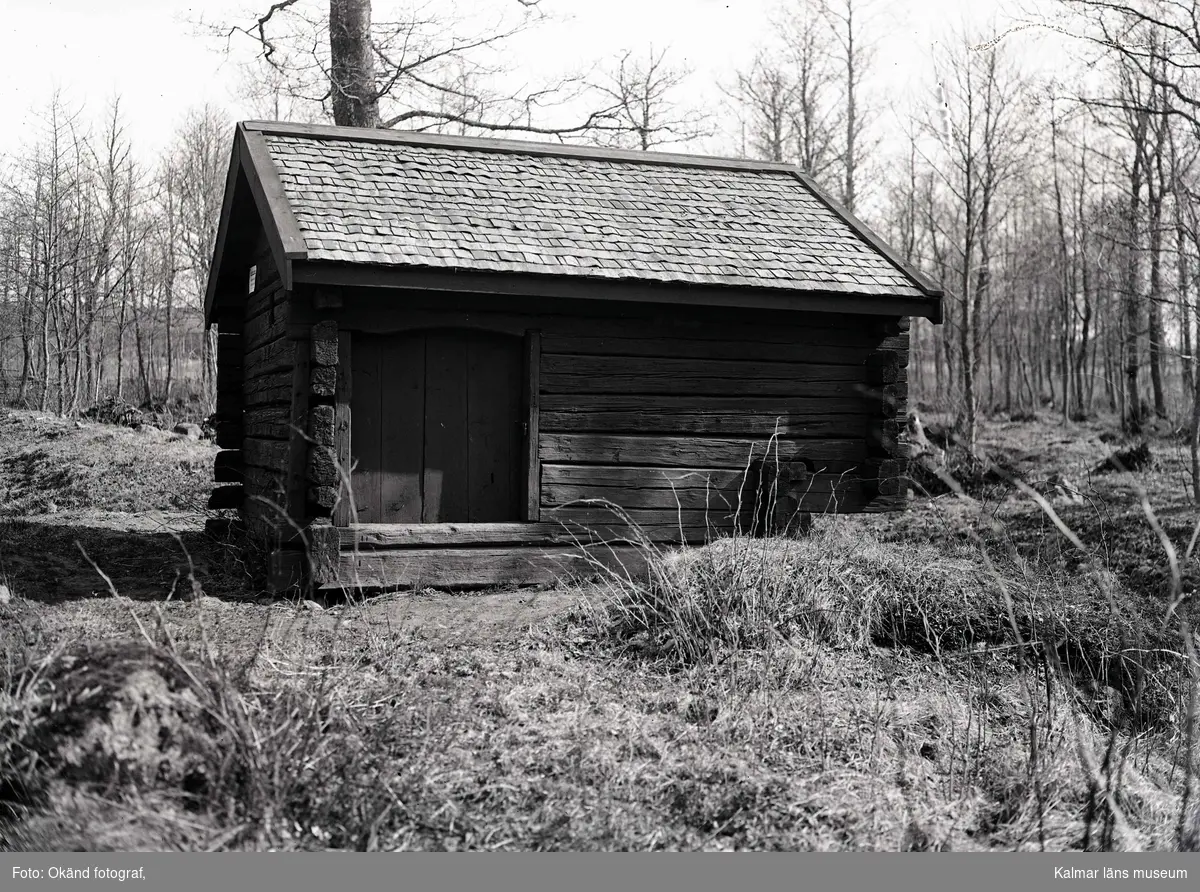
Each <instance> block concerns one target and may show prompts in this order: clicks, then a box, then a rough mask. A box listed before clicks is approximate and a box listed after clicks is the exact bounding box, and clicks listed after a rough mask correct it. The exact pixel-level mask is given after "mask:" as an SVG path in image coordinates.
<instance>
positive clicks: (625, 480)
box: [542, 463, 755, 491]
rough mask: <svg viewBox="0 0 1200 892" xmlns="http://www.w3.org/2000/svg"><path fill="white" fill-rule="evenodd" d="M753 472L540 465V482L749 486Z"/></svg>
mask: <svg viewBox="0 0 1200 892" xmlns="http://www.w3.org/2000/svg"><path fill="white" fill-rule="evenodd" d="M754 480H755V475H754V473H753V472H750V471H747V470H746V469H745V468H736V469H730V468H700V469H694V468H653V467H629V466H616V467H613V466H607V467H606V466H599V465H558V464H548V463H544V464H543V465H542V486H543V487H545V486H561V485H568V486H572V485H586V484H594V485H599V486H624V487H630V488H637V489H665V490H670V489H678V488H679V487H688V488H692V489H697V488H703V487H704V486H706V485H707V486H709V487H711V488H713V489H720V490H725V491H728V490H731V489H733V490H736V489H737V488H739V487H743V488H745V489H746V490H749V489H750V488H752V487H753V486H754Z"/></svg>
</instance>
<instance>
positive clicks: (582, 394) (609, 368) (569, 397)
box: [293, 291, 908, 584]
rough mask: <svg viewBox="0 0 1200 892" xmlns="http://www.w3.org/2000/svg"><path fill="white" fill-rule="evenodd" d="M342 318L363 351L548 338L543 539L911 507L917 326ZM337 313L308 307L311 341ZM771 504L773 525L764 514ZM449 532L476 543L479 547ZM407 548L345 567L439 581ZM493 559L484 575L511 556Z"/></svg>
mask: <svg viewBox="0 0 1200 892" xmlns="http://www.w3.org/2000/svg"><path fill="white" fill-rule="evenodd" d="M341 303H342V306H341V307H340V308H338V310H337V312H336V315H335V317H334V318H336V320H337V322H336V325H337V329H338V331H339V332H340V333H341V335H342V337H343V339H345V338H346V337H347V335H348V336H349V338H350V339H351V340H350V342H351V343H352V338H353V333H354V332H355V331H362V332H369V333H387V332H399V331H405V330H413V329H418V328H430V327H443V326H453V327H478V328H482V329H487V330H494V331H505V332H509V333H523V332H528V331H538V332H540V334H539V335H538V337H537V343H538V358H537V363H536V371H537V375H536V380H537V386H536V398H537V405H538V411H537V436H536V452H535V454H536V459H537V464H538V465H539V468H538V471H537V480H536V492H532V491H531V493H530V498H531V499H536V507H537V512H536V515H535V516H537V517H538V518H539V519H540V520H541V522H542V524H541V526H546V525H547V524H551V525H553V524H556V523H557V522H559V521H562V522H566V523H568V525H574V524H584V525H587V526H589V527H597V528H600V529H603V530H606V531H612V530H614V529H617V528H620V526H621V524H620V522H619V520H617V518H616V517H615V516H614V513H613V512H612V510H610V509H609V508H607V507H605V506H606V505H607V503H613V504H615V505H618V506H619V507H620V508H621V509H622V510H623V512H624V515H625V516H627V517H628V518H629V519H631V520H633V521H635V522H636V523H637V524H639V525H640V526H641V527H642V528H643V529H644V530H645V531H646V532H647V533H649V534H650V536H651V538H654V539H656V540H659V541H670V540H672V539H677V538H679V532H680V530H681V529H682V532H683V536H684V538H685V539H687V540H689V541H699V540H702V539H704V538H705V537H706V536H708V535H711V534H713V533H716V532H728V531H731V530H734V529H739V528H740V529H742V530H743V531H757V532H763V531H765V530H771V531H774V530H778V529H780V528H782V527H783V526H785V525H787V524H789V523H802V522H803V520H804V519H805V517H806V516H807V514H808V513H810V512H811V513H820V512H827V511H836V512H839V513H846V512H860V511H886V510H893V509H895V508H897V507H898V506H900V505H901V504H902V503H903V499H904V487H903V475H904V473H905V471H906V445H905V444H904V442H903V441H902V432H903V431H904V429H905V425H904V424H903V420H904V415H905V413H906V411H907V363H908V324H907V320H904V319H897V318H881V317H864V316H848V315H847V316H839V315H833V314H789V315H782V314H781V315H768V314H764V313H757V312H755V313H749V312H742V311H736V312H735V311H718V310H708V309H689V310H682V309H679V308H674V309H672V310H670V311H668V312H664V311H662V310H661V309H653V308H647V307H644V306H642V307H636V306H629V305H623V304H620V305H618V304H609V303H607V302H597V301H592V302H583V301H578V302H565V301H564V302H559V303H558V305H550V306H547V305H545V304H544V303H541V304H536V303H535V302H532V301H530V302H527V303H526V304H525V305H520V304H518V303H517V302H515V301H506V308H505V309H504V310H503V311H499V310H496V309H494V304H491V305H488V304H486V303H485V302H483V301H480V300H479V299H471V298H465V297H464V298H456V297H454V296H450V295H440V296H438V297H437V299H436V300H432V299H430V298H427V297H420V296H413V295H405V296H400V295H398V294H397V295H391V294H387V293H383V294H381V293H380V292H378V291H376V292H363V293H362V294H360V295H353V296H352V295H349V294H347V295H346V297H345V299H344V301H341ZM329 315H330V314H329V312H328V311H327V310H322V309H321V308H320V307H316V306H314V302H313V301H312V300H311V298H308V297H306V296H304V295H303V294H302V295H301V296H300V299H299V300H298V301H297V304H296V311H295V314H294V316H293V332H294V336H300V335H302V334H303V332H305V331H308V330H311V326H312V325H313V324H315V323H317V322H319V321H320V320H321V319H322V318H327V317H329ZM343 349H345V348H344V346H343ZM350 386H352V382H351V384H350ZM332 417H336V403H335V415H333V416H331V418H332ZM352 426H353V419H351V430H352ZM530 489H531V490H533V489H534V484H533V481H531V485H530ZM763 489H766V490H767V492H768V498H769V499H770V502H771V507H772V508H774V511H773V512H764V511H762V510H760V509H761V507H762V506H761V504H758V505H756V503H759V502H761V500H762V497H761V496H760V491H761V490H763ZM311 502H312V500H311V499H310V504H309V510H310V511H311V509H312V504H311ZM530 513H531V514H532V513H533V512H530ZM334 522H335V523H342V524H344V522H345V520H344V518H342V519H341V520H339V519H338V518H336V517H335V518H334ZM379 535H383V534H382V533H380V534H379ZM439 535H443V536H445V535H451V538H453V539H455V541H458V542H460V543H464V542H466V538H465V534H458V535H457V536H456V535H455V534H453V531H451V532H450V533H449V534H447V533H446V531H444V530H442V531H440V532H439ZM375 538H376V539H378V536H376V537H375ZM393 538H394V539H395V541H392V539H389V538H388V536H383V540H380V541H374V540H372V541H371V542H369V543H366V544H365V545H364V544H363V543H358V545H360V546H363V547H365V548H366V551H361V552H360V553H359V554H358V555H356V556H352V557H347V556H346V555H345V554H343V557H342V561H343V563H345V564H346V567H344V568H343V569H344V570H350V569H354V570H355V571H356V572H362V571H364V570H365V569H366V568H367V567H369V568H370V573H369V574H368V575H369V576H370V577H371V578H372V579H373V580H376V581H378V580H380V579H386V578H387V577H388V574H389V573H391V572H393V571H394V574H395V576H396V578H397V580H399V579H400V578H401V577H405V578H406V577H407V576H410V575H412V573H413V572H414V571H413V570H412V566H413V565H414V561H415V562H417V563H421V564H422V565H423V566H425V565H428V566H429V567H436V566H438V562H437V561H436V560H432V556H433V555H435V554H436V552H435V550H434V549H435V548H436V547H437V546H436V543H435V542H434V541H433V540H432V539H431V540H430V541H428V542H426V541H425V538H427V537H423V536H421V535H418V536H416V537H415V538H414V537H413V536H412V534H411V532H406V531H403V530H398V531H397V532H396V536H395V537H393ZM384 540H386V541H384ZM439 541H440V540H439ZM389 543H390V544H389ZM482 544H483V543H480V548H479V550H478V551H477V552H476V557H477V558H479V559H480V560H483V559H484V557H485V552H490V550H494V549H490V548H483V547H482ZM489 544H494V543H489ZM527 544H529V545H532V543H527ZM543 544H545V543H543ZM346 547H347V543H346V541H345V539H344V537H343V542H342V548H343V549H344V548H346ZM356 547H357V546H356ZM442 547H443V548H444V547H446V546H445V543H442ZM388 548H394V549H400V550H399V551H387V550H386V549H388ZM405 549H407V550H406V551H405ZM368 552H369V555H368V557H369V560H368V559H367V557H364V555H366V554H367V553H368ZM469 557H470V553H469V550H468V552H464V554H459V553H458V551H456V552H455V561H456V563H455V571H454V575H455V577H456V580H459V581H461V579H460V578H462V577H465V576H469V575H470V574H471V573H472V572H474V571H472V570H471V568H470V567H469V566H467V565H468V564H469V563H470V561H469V560H468V558H469ZM464 561H465V562H466V563H465V564H464V563H463V562H464ZM347 562H349V563H347ZM389 562H390V563H389ZM350 563H353V564H354V567H353V568H351V567H350ZM389 566H391V570H389V569H388V567H389ZM504 566H505V567H506V568H507V569H506V570H505V574H508V575H511V574H512V573H513V572H514V571H513V570H512V567H511V566H509V564H508V563H506V564H505V565H504ZM424 572H429V571H424ZM484 575H486V573H484ZM501 575H504V574H501ZM508 575H506V576H505V578H506V579H507V578H508ZM425 581H426V582H428V583H429V584H437V583H436V581H435V580H434V578H433V577H430V576H426V577H425ZM485 581H486V580H485Z"/></svg>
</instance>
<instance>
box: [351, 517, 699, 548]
mask: <svg viewBox="0 0 1200 892" xmlns="http://www.w3.org/2000/svg"><path fill="white" fill-rule="evenodd" d="M607 520H608V522H607V523H602V524H595V525H593V524H586V525H584V524H582V523H575V522H571V521H566V522H564V523H559V522H558V521H549V522H546V521H543V522H538V523H526V522H513V523H363V524H352V525H350V526H347V527H341V528H339V533H340V537H341V547H342V549H343V550H344V551H345V550H353V549H355V548H360V549H371V550H374V549H406V548H407V549H411V548H432V547H441V548H446V547H451V548H454V547H457V548H471V547H480V546H485V547H486V546H497V545H513V546H536V545H575V544H577V543H579V544H585V543H589V542H597V541H605V542H609V541H619V540H630V541H635V540H637V539H638V535H637V532H636V531H635V530H634V529H632V528H631V527H629V526H628V525H625V524H621V523H619V522H617V521H616V519H615V518H614V517H613V516H612V515H609V517H608V518H607ZM714 527H715V523H714ZM644 532H645V535H646V536H647V538H649V539H650V540H652V541H672V540H677V539H678V538H679V536H680V529H679V525H678V524H676V525H675V526H674V527H671V526H669V525H665V524H657V525H654V526H653V527H652V528H648V529H645V530H644ZM706 533H707V530H706V529H705V528H704V527H696V526H690V527H686V528H685V529H684V536H685V537H686V538H687V539H688V541H703V538H704V536H705V534H706Z"/></svg>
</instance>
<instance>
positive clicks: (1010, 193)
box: [0, 0, 1200, 497]
mask: <svg viewBox="0 0 1200 892" xmlns="http://www.w3.org/2000/svg"><path fill="white" fill-rule="evenodd" d="M477 5H479V6H480V7H481V8H484V7H486V8H487V9H489V10H492V9H493V8H494V11H495V12H496V13H497V15H495V16H493V17H491V18H490V19H487V24H486V27H485V26H481V25H480V21H481V19H480V18H479V17H478V16H476V17H470V18H455V17H454V16H453V15H451V14H450V13H442V12H439V9H440V7H438V6H423V7H418V6H412V5H409V4H404V3H400V4H394V3H386V4H385V3H376V4H375V8H374V9H373V8H372V4H371V3H370V2H369V0H331V2H329V3H324V2H307V0H280V2H275V3H274V4H271V5H267V4H266V3H264V4H263V8H262V9H260V10H258V11H256V12H255V13H253V14H250V15H248V16H247V17H245V18H242V19H239V20H234V21H205V20H203V19H197V20H196V21H195V22H194V23H193V24H194V26H195V33H196V35H197V39H208V40H210V41H213V40H215V44H214V45H215V46H216V47H217V49H218V51H222V47H224V48H225V50H224V51H228V48H229V47H232V46H234V45H235V43H236V45H237V46H238V47H240V48H241V50H242V51H243V53H245V50H246V48H247V47H250V48H251V49H252V52H251V53H250V54H249V55H248V56H246V58H247V59H248V61H247V62H246V63H245V65H244V78H243V80H242V90H241V95H240V96H239V97H238V99H239V101H240V103H241V107H244V108H249V109H251V110H252V111H253V113H254V114H255V115H256V116H258V117H262V118H269V119H287V120H300V121H310V122H312V121H325V122H337V123H339V124H344V125H352V126H384V127H397V128H401V129H419V130H433V131H440V132H450V133H463V134H491V135H501V136H510V137H516V138H522V137H528V138H536V139H541V140H547V139H548V140H562V141H565V142H574V143H584V144H594V145H617V146H625V147H629V148H635V149H643V150H650V151H653V150H674V151H706V152H713V153H719V154H725V155H734V156H743V157H754V158H762V159H769V160H776V161H789V162H793V163H796V164H798V165H799V166H801V167H802V168H804V169H805V170H807V171H808V172H809V173H811V174H812V175H813V176H814V177H815V178H816V179H817V180H818V181H819V182H820V183H821V184H822V185H823V186H824V187H825V189H826V190H827V191H828V192H829V194H830V195H831V196H832V197H834V198H835V199H836V200H838V201H840V202H841V203H842V204H843V205H844V206H845V207H847V208H848V209H850V210H852V211H853V212H855V213H856V214H857V215H859V216H860V217H862V218H863V219H864V220H865V221H866V222H867V223H868V224H869V225H870V226H872V227H873V228H874V229H875V230H876V231H878V232H879V233H880V234H882V235H883V236H884V237H885V238H886V239H888V240H889V241H890V242H891V243H892V244H893V245H894V246H895V247H896V249H897V250H898V251H899V252H900V253H902V254H903V255H904V256H905V257H906V258H907V259H908V260H909V261H911V262H912V263H913V264H915V265H916V266H918V267H920V268H921V269H922V270H924V271H925V272H927V273H928V274H929V275H931V276H932V277H933V278H934V279H936V280H937V281H939V282H941V283H942V284H943V285H944V287H945V288H946V295H947V299H946V320H945V324H944V325H942V326H938V327H933V326H930V325H928V324H927V323H925V322H923V321H922V322H919V323H918V324H916V325H914V328H913V360H912V364H911V367H910V369H911V370H910V381H911V382H912V388H913V396H914V400H915V402H914V404H915V405H916V406H917V407H918V408H919V409H924V408H929V409H936V410H938V411H948V412H950V413H951V414H952V415H953V416H954V417H956V418H957V429H958V433H959V436H960V437H961V438H962V439H963V441H964V442H965V443H966V444H968V445H969V446H973V445H974V442H975V439H976V431H977V427H978V419H979V418H980V417H981V416H983V415H987V414H994V413H1008V414H1009V415H1019V414H1021V413H1029V412H1032V411H1035V410H1045V409H1047V408H1048V407H1052V408H1053V410H1054V411H1055V412H1056V413H1059V414H1061V416H1062V417H1063V418H1064V419H1076V420H1081V419H1083V418H1086V417H1088V416H1091V415H1094V414H1096V413H1112V414H1114V415H1116V416H1118V417H1120V418H1121V420H1122V425H1123V426H1124V428H1125V430H1126V432H1127V433H1137V432H1139V431H1140V430H1141V429H1142V428H1143V427H1145V426H1146V425H1147V424H1150V423H1153V424H1156V425H1158V426H1160V427H1161V426H1162V425H1167V426H1170V427H1171V428H1172V429H1174V430H1177V431H1178V432H1179V433H1180V435H1181V436H1184V437H1186V438H1187V439H1188V440H1189V441H1190V443H1191V444H1192V453H1193V461H1192V465H1193V478H1194V479H1193V487H1194V488H1195V491H1196V496H1197V497H1200V460H1197V458H1196V452H1197V419H1198V418H1200V399H1198V397H1197V393H1198V389H1197V369H1196V359H1195V357H1196V350H1197V341H1198V330H1197V326H1198V323H1200V300H1198V293H1197V292H1198V290H1200V160H1198V159H1200V75H1198V68H1200V24H1198V22H1200V9H1198V7H1197V4H1196V3H1194V2H1184V0H1132V2H1129V3H1123V2H1119V0H1055V2H1053V3H1050V2H1046V3H1041V4H1038V6H1037V8H1036V9H1032V10H1024V11H1020V12H1019V13H1018V14H1011V15H1007V16H1005V17H1000V18H996V19H993V20H991V21H989V22H987V23H986V24H985V25H962V26H958V27H954V26H951V25H948V26H947V27H946V31H945V34H944V36H943V37H942V38H941V39H939V40H938V41H937V42H936V43H935V44H934V45H933V46H932V47H931V48H930V49H928V50H925V49H922V48H921V47H912V48H911V54H912V56H913V57H914V58H913V64H914V65H918V66H920V67H921V68H922V70H923V71H925V72H926V73H927V75H928V77H927V78H926V80H927V84H926V88H925V89H923V90H922V91H920V92H919V93H918V94H917V95H915V96H904V97H903V98H900V99H898V98H897V96H896V95H895V94H894V93H893V92H892V91H889V89H888V84H887V72H881V71H880V70H879V69H878V67H877V60H878V58H879V54H878V51H879V48H880V47H881V46H882V45H883V44H884V43H885V42H886V40H887V39H888V28H889V17H888V16H887V15H886V12H887V6H886V4H885V3H884V0H781V2H780V3H779V5H778V6H777V7H776V8H775V10H774V13H773V15H772V16H771V18H770V22H769V24H768V25H767V26H765V27H764V29H763V32H762V34H761V40H760V43H759V45H758V46H757V47H756V52H755V54H754V56H753V59H752V61H750V62H749V63H748V64H747V65H745V66H744V67H743V68H742V69H740V70H738V71H737V72H735V74H734V75H733V76H732V77H722V78H720V79H717V80H714V79H713V77H712V76H710V73H709V72H706V71H705V70H704V69H703V68H702V67H698V66H697V65H696V64H695V63H694V62H693V63H691V64H685V63H684V62H681V61H679V60H677V59H676V58H675V57H674V56H673V55H672V51H671V50H670V48H669V47H667V48H663V47H658V46H641V47H637V48H634V49H630V50H628V51H625V52H622V53H620V54H618V55H616V56H613V57H607V58H598V59H584V61H583V62H582V63H581V64H580V65H579V66H578V67H577V68H576V69H575V70H572V71H566V72H563V73H562V74H561V75H560V76H556V77H554V78H551V79H549V80H547V79H545V78H537V79H533V78H528V77H526V76H525V72H523V70H522V68H521V64H520V60H519V59H517V60H514V59H512V58H511V57H510V56H506V54H505V47H506V45H507V44H508V43H510V42H512V41H513V40H515V39H517V38H518V37H520V38H522V39H525V40H527V39H528V38H529V37H530V36H531V35H532V36H533V37H534V38H536V35H537V31H538V29H539V28H541V27H543V25H544V23H545V22H546V21H547V19H548V17H549V16H553V15H554V14H555V12H556V11H555V10H554V9H551V8H549V0H542V2H535V0H490V2H486V3H481V4H477ZM544 7H545V8H544ZM698 83H699V84H703V85H704V86H705V87H707V88H708V89H707V90H706V92H705V93H704V95H705V96H706V97H707V98H706V99H705V100H704V101H702V102H697V101H696V100H695V98H694V97H695V96H696V95H697V91H696V90H695V86H696V85H697V84H698ZM37 119H38V121H39V125H38V127H37V128H35V132H30V133H29V134H27V136H26V139H24V140H23V141H22V143H21V146H20V148H19V149H17V150H14V151H11V152H8V153H7V154H6V155H4V156H2V157H0V399H2V400H4V401H6V402H8V403H10V404H14V405H25V406H29V407H32V408H36V409H40V410H44V411H51V412H55V413H59V414H63V415H72V414H77V413H82V412H86V411H87V410H89V409H92V408H94V407H96V406H98V405H101V404H104V403H105V402H106V401H115V403H117V404H122V405H123V404H126V403H129V404H133V405H141V406H144V407H147V408H154V407H166V406H175V407H176V409H177V411H179V412H182V413H185V414H186V413H190V414H192V415H195V416H197V417H202V416H203V415H205V414H206V413H207V412H209V411H211V407H212V402H213V395H214V382H213V377H214V376H213V370H214V365H213V355H212V350H211V346H212V339H211V336H210V335H206V333H205V332H204V329H203V318H202V301H203V298H202V294H203V289H204V285H205V282H206V278H207V275H208V269H209V264H210V262H211V253H212V242H213V234H214V231H215V226H216V221H217V218H218V216H219V213H220V204H221V197H222V191H223V189H224V179H225V171H226V168H227V163H228V152H229V147H230V145H231V137H232V128H233V123H234V120H233V118H232V117H231V116H230V114H229V113H228V112H227V111H226V110H225V109H224V108H223V107H221V106H219V105H216V104H209V105H205V106H201V107H195V108H191V109H188V110H186V111H185V112H182V113H181V117H180V119H179V123H178V126H177V128H176V131H175V134H174V137H173V139H172V141H171V142H170V145H169V146H168V147H167V149H166V150H165V151H163V152H162V153H161V156H160V157H156V158H151V159H150V160H146V158H145V156H144V154H143V153H140V152H139V151H138V150H137V149H138V147H137V146H135V145H134V144H133V142H132V140H131V139H130V137H129V136H128V120H127V118H126V116H125V114H124V112H123V110H122V105H121V101H120V98H119V97H113V98H110V99H109V100H108V101H107V104H106V105H105V106H104V107H103V108H97V107H95V105H94V104H93V106H91V107H88V106H87V105H86V104H78V103H74V102H73V101H72V100H71V99H70V98H69V97H68V96H66V95H65V94H63V93H56V94H55V95H54V96H53V98H52V99H51V100H50V101H49V102H48V103H46V104H45V105H44V106H42V107H39V108H38V109H37Z"/></svg>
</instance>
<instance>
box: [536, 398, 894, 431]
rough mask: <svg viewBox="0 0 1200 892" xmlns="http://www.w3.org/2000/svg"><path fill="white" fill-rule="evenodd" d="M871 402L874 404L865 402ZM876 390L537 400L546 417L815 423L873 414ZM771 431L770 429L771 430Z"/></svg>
mask: <svg viewBox="0 0 1200 892" xmlns="http://www.w3.org/2000/svg"><path fill="white" fill-rule="evenodd" d="M871 399H873V400H874V402H870V401H869V400H871ZM878 400H879V392H878V389H874V390H870V389H868V388H863V390H862V391H861V392H859V393H855V394H853V395H852V396H851V397H849V398H840V397H821V396H818V397H807V396H788V395H784V396H747V395H739V396H719V395H718V396H702V395H696V394H684V393H648V394H634V393H606V394H599V393H598V394H589V395H588V396H587V397H586V398H580V397H579V396H578V395H567V394H547V393H543V394H542V396H541V400H540V405H541V410H542V413H543V415H545V414H546V413H556V412H557V413H564V414H566V413H570V414H584V415H586V414H587V413H591V412H622V413H631V414H642V415H650V416H654V415H671V416H674V415H687V414H689V413H696V414H700V415H709V414H712V415H726V416H737V415H740V414H747V415H748V414H757V415H766V416H769V417H771V418H772V419H774V418H778V417H781V416H786V417H795V418H801V417H803V418H810V419H812V420H815V421H819V420H821V419H824V418H830V417H834V416H838V415H862V416H863V417H864V418H865V417H867V416H869V415H870V413H871V412H872V411H874V408H875V404H876V403H878ZM773 429H774V428H773V427H772V430H773Z"/></svg>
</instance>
